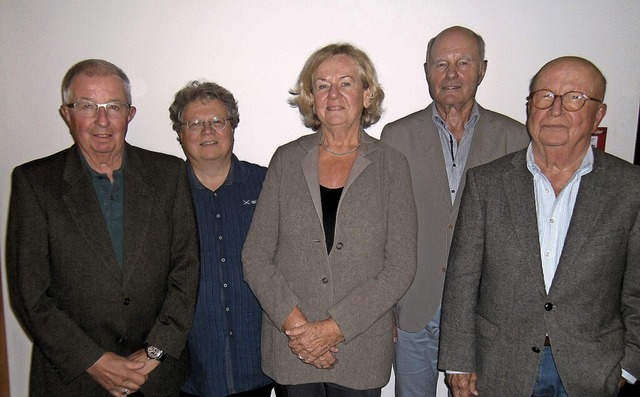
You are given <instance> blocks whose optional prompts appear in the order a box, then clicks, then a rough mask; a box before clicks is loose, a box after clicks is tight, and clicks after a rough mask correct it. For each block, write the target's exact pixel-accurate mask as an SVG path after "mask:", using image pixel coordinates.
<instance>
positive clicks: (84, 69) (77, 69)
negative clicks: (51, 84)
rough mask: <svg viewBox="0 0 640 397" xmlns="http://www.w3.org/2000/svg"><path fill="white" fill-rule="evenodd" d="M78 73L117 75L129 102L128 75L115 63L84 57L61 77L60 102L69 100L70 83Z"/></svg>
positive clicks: (86, 74) (129, 84) (129, 87)
mask: <svg viewBox="0 0 640 397" xmlns="http://www.w3.org/2000/svg"><path fill="white" fill-rule="evenodd" d="M79 75H85V76H90V77H92V76H118V77H119V78H120V80H122V84H123V85H124V92H125V95H126V97H127V98H126V99H127V103H128V104H131V82H130V81H129V77H127V75H126V74H125V73H124V72H123V71H122V69H120V68H119V67H117V66H116V65H114V64H112V63H111V62H108V61H105V60H103V59H85V60H84V61H80V62H78V63H76V64H75V65H73V66H72V67H71V68H70V69H69V70H68V71H67V73H66V74H65V75H64V78H63V79H62V90H61V92H62V103H63V104H67V103H69V102H70V101H71V99H72V98H71V96H72V95H71V83H73V79H75V78H76V77H77V76H79Z"/></svg>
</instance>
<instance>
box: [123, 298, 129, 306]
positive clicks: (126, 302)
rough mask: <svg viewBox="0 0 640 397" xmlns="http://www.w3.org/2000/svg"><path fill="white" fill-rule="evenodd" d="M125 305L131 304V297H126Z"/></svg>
mask: <svg viewBox="0 0 640 397" xmlns="http://www.w3.org/2000/svg"><path fill="white" fill-rule="evenodd" d="M122 303H123V304H124V305H125V306H129V304H130V303H131V299H129V298H124V301H123V302H122Z"/></svg>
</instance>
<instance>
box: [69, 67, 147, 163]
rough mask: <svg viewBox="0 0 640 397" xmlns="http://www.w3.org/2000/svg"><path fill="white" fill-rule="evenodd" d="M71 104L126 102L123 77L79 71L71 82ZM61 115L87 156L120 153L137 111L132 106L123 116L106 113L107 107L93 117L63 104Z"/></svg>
mask: <svg viewBox="0 0 640 397" xmlns="http://www.w3.org/2000/svg"><path fill="white" fill-rule="evenodd" d="M70 92H71V98H70V100H69V102H70V103H74V102H79V101H90V102H95V103H108V102H121V103H125V104H126V103H127V95H126V91H125V88H124V83H123V82H122V80H121V79H120V78H119V77H118V76H115V75H112V76H87V75H84V74H80V75H78V76H76V77H75V78H74V79H73V81H72V82H71V90H70ZM60 111H61V114H62V116H63V118H64V119H65V121H66V123H67V125H68V126H69V131H70V132H71V136H72V137H73V140H74V141H75V142H76V143H77V144H78V146H79V147H80V151H81V152H82V153H83V155H84V156H85V157H87V158H88V159H98V158H104V157H105V156H113V155H121V154H122V152H123V151H124V138H125V136H126V135H127V127H128V125H129V122H130V121H131V120H132V119H133V116H135V114H136V109H135V108H134V107H131V109H129V111H128V112H127V114H126V115H125V116H124V117H114V116H110V115H107V111H106V109H105V108H104V107H102V108H99V109H98V113H97V114H96V115H95V116H93V117H82V116H81V115H80V114H79V113H78V112H77V111H76V110H75V109H71V108H68V107H67V106H65V105H62V107H61V108H60Z"/></svg>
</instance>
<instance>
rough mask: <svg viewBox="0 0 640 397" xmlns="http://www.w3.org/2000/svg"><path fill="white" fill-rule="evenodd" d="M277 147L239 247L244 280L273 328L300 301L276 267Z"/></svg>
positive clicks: (277, 212)
mask: <svg viewBox="0 0 640 397" xmlns="http://www.w3.org/2000/svg"><path fill="white" fill-rule="evenodd" d="M281 160H282V159H281V150H280V149H279V150H277V151H276V152H275V153H274V155H273V158H272V159H271V162H270V164H269V167H268V169H267V175H266V177H265V180H264V184H263V185H262V191H261V192H260V197H259V199H258V204H257V206H256V210H255V212H254V214H253V220H252V221H251V227H250V228H249V232H248V234H247V239H246V240H245V243H244V246H243V250H242V268H243V273H244V279H245V281H246V282H247V284H249V286H250V287H251V290H252V291H253V293H254V294H255V296H256V297H257V298H258V300H259V301H260V305H261V306H262V309H263V310H264V312H265V313H266V315H267V316H268V317H269V318H270V319H271V321H272V322H273V323H274V324H275V326H276V327H278V328H282V325H283V324H284V322H285V320H286V319H287V317H288V316H289V314H290V313H291V311H292V310H293V309H294V308H295V307H296V306H297V305H298V304H299V302H300V300H299V298H298V297H297V296H296V294H295V293H294V292H293V290H292V289H291V288H290V287H289V284H288V282H287V280H286V279H285V277H284V275H283V274H282V272H281V271H280V270H279V269H278V268H277V266H275V263H274V259H275V255H276V250H277V246H278V235H279V227H280V206H279V202H280V197H279V196H280V184H281V183H282V174H283V172H284V170H283V169H282V168H283V166H282V165H281V163H284V161H281Z"/></svg>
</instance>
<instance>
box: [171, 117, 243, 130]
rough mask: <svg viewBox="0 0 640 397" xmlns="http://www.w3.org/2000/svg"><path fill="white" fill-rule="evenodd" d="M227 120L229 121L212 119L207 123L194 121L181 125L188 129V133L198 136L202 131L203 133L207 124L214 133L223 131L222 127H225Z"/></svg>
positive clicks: (221, 118) (217, 118)
mask: <svg viewBox="0 0 640 397" xmlns="http://www.w3.org/2000/svg"><path fill="white" fill-rule="evenodd" d="M227 120H231V119H225V118H223V117H214V118H212V119H211V120H209V121H201V120H196V121H192V122H190V123H182V125H186V126H187V127H189V131H191V132H193V133H194V134H200V133H202V131H204V128H205V126H206V125H207V124H209V126H210V127H211V128H212V129H214V130H216V131H222V130H224V127H226V126H227Z"/></svg>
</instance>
